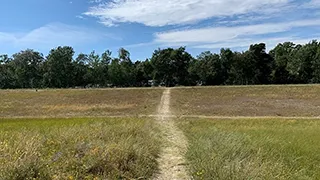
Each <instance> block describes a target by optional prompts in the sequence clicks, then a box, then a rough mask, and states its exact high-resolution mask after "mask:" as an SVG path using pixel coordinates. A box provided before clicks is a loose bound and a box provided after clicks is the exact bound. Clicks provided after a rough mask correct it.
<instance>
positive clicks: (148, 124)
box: [0, 85, 320, 180]
mask: <svg viewBox="0 0 320 180" xmlns="http://www.w3.org/2000/svg"><path fill="white" fill-rule="evenodd" d="M319 94H320V86H319V85H314V86H311V85H306V86H247V87H245V86H242V87H241V86H235V87H232V86H226V87H192V88H168V89H164V88H150V89H147V88H145V89H143V88H142V89H139V88H136V89H135V88H132V89H101V90H100V89H92V90H69V89H67V90H40V91H38V92H36V91H32V90H8V91H7V90H6V91H0V97H1V98H0V179H16V180H18V179H27V177H28V178H29V179H32V178H35V179H70V180H71V179H94V178H96V179H121V178H123V179H131V178H134V179H154V178H155V179H159V180H160V179H174V178H176V177H184V178H180V179H188V178H185V177H188V175H190V178H191V177H192V178H194V179H317V178H318V177H320V173H319V172H320V166H319V165H318V164H320V149H319V147H320V136H319V135H318V134H319V132H320V120H319V118H320V95H319ZM116 117H117V118H116ZM191 117H193V118H191ZM176 179H179V178H176Z"/></svg>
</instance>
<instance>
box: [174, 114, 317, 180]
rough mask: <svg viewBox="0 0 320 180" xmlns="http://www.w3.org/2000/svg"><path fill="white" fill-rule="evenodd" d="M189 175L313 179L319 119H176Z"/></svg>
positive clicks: (233, 177)
mask: <svg viewBox="0 0 320 180" xmlns="http://www.w3.org/2000/svg"><path fill="white" fill-rule="evenodd" d="M178 122H179V123H178V124H179V126H180V128H181V129H182V130H183V131H184V133H185V135H186V136H187V138H188V141H189V148H188V151H187V154H186V158H187V160H188V164H189V169H190V174H191V175H192V177H193V178H194V179H223V180H225V179H293V180H295V179H318V178H319V177H320V166H319V164H320V148H319V147H320V136H319V132H320V121H318V120H281V119H264V120H257V119H247V120H205V119H193V120H191V119H189V120H188V119H185V120H181V121H178Z"/></svg>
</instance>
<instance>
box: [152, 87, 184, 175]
mask: <svg viewBox="0 0 320 180" xmlns="http://www.w3.org/2000/svg"><path fill="white" fill-rule="evenodd" d="M170 92H171V91H170V89H166V90H165V91H164V92H163V95H162V97H161V102H160V105H159V107H158V115H157V116H156V120H157V123H158V124H159V127H160V128H161V130H162V132H163V135H164V136H165V139H166V142H165V143H164V146H163V148H162V152H161V154H160V158H159V159H158V163H159V169H160V172H159V174H158V175H157V176H156V177H155V179H157V180H168V179H170V180H174V179H190V177H189V176H188V174H187V171H186V168H185V159H184V154H185V152H186V150H187V139H186V137H185V136H184V134H183V132H182V131H181V130H179V129H178V128H177V127H176V125H175V123H174V121H172V118H171V112H170Z"/></svg>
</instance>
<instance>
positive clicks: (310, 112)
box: [171, 85, 320, 117]
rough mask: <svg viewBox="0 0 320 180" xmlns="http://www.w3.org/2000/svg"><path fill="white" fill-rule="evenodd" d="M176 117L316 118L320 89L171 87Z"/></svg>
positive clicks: (286, 87) (305, 86) (302, 87)
mask: <svg viewBox="0 0 320 180" xmlns="http://www.w3.org/2000/svg"><path fill="white" fill-rule="evenodd" d="M171 93H172V104H171V109H172V110H173V111H174V113H175V114H176V115H206V116H249V117H251V116H279V117H293V116H295V117H318V116H319V115H320V114H319V112H320V107H319V103H320V99H319V93H320V86H318V85H288V86H224V87H208V88H207V87H196V88H174V89H172V90H171Z"/></svg>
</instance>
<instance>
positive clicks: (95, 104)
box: [0, 88, 163, 118]
mask: <svg viewBox="0 0 320 180" xmlns="http://www.w3.org/2000/svg"><path fill="white" fill-rule="evenodd" d="M162 91H163V90H162V89H138V88H137V89H96V90H87V89H86V90H85V89H81V90H75V89H73V90H72V89H63V90H40V91H38V92H36V91H33V90H0V97H1V98H0V117H7V118H8V117H88V116H89V117H97V116H117V115H130V116H135V115H138V114H152V113H153V112H155V111H156V107H157V105H158V103H159V101H160V98H161V94H162Z"/></svg>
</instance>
